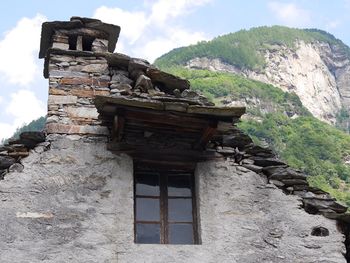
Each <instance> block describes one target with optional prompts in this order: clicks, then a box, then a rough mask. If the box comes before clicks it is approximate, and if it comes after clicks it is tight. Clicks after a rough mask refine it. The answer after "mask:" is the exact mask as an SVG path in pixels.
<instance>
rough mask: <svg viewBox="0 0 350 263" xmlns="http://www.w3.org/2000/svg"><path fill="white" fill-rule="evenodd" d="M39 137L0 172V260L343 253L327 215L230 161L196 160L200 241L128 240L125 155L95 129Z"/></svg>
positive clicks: (335, 258)
mask: <svg viewBox="0 0 350 263" xmlns="http://www.w3.org/2000/svg"><path fill="white" fill-rule="evenodd" d="M47 141H48V142H50V149H49V150H46V151H44V152H42V151H35V149H34V150H32V152H31V154H30V155H29V157H27V158H26V159H23V160H22V164H23V165H24V170H23V171H21V172H11V173H9V174H7V175H6V176H5V178H4V180H3V181H1V184H0V202H1V206H0V214H1V217H0V226H1V227H0V251H1V253H0V259H1V260H0V261H1V262H2V263H9V262H24V263H25V262H31V263H33V262H89V263H92V262H96V263H97V262H105V263H107V262H127V263H131V262H137V263H139V262H152V263H154V262H243V263H249V262H254V263H255V262H276V263H277V262H290V263H295V262H303V263H307V262H333V263H335V262H346V260H345V258H344V256H343V255H342V253H343V252H345V248H344V244H343V235H342V234H341V233H340V232H339V231H338V230H337V228H336V221H334V220H329V219H326V218H325V217H323V216H321V215H310V214H307V213H306V212H305V211H304V210H303V209H301V208H300V206H301V200H300V199H299V197H297V196H292V195H285V194H284V193H283V192H282V190H280V189H277V188H276V186H274V185H273V184H269V183H267V180H266V177H265V176H262V175H258V174H256V173H254V172H253V171H250V170H248V169H246V168H244V167H242V166H240V165H237V163H234V162H233V161H220V162H207V163H200V164H198V166H197V169H196V177H197V181H198V189H199V191H198V192H199V193H198V201H199V206H198V207H199V216H200V222H199V223H200V236H201V241H202V244H201V245H146V244H134V240H133V233H134V231H133V218H134V216H133V181H132V180H133V179H132V178H133V164H132V160H131V158H130V157H128V156H126V155H114V154H112V153H110V152H108V151H106V148H105V147H106V144H105V141H104V139H103V138H92V137H81V136H77V135H68V136H62V135H49V136H48V138H47ZM321 227H323V228H326V229H327V230H328V233H329V235H327V236H314V235H312V234H311V233H312V232H314V233H317V231H316V232H315V229H316V230H317V229H321ZM313 229H314V230H313ZM326 232H327V231H325V233H326Z"/></svg>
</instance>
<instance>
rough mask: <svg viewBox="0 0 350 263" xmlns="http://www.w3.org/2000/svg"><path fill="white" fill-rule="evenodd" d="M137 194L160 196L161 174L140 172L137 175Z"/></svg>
mask: <svg viewBox="0 0 350 263" xmlns="http://www.w3.org/2000/svg"><path fill="white" fill-rule="evenodd" d="M136 195H148V196H159V176H158V175H157V174H138V175H137V176H136Z"/></svg>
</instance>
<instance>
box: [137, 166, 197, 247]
mask: <svg viewBox="0 0 350 263" xmlns="http://www.w3.org/2000/svg"><path fill="white" fill-rule="evenodd" d="M146 172H147V173H150V172H153V173H154V174H157V175H158V176H159V196H145V195H137V194H136V176H137V175H138V174H142V173H146ZM185 174H186V175H188V176H189V179H190V187H191V197H184V196H168V189H167V185H168V182H167V180H168V177H169V176H176V175H185ZM133 179H134V182H133V184H134V185H133V188H134V242H135V243H137V241H136V240H137V239H136V225H137V223H141V224H160V242H159V243H152V244H170V245H171V243H169V225H170V224H171V223H173V224H176V223H177V224H181V223H182V224H191V225H192V231H193V243H188V244H187V243H186V244H184V245H198V244H199V229H198V216H197V195H196V184H195V176H194V172H193V171H181V172H174V171H164V170H157V169H154V170H142V169H140V170H139V169H135V171H134V178H133ZM136 198H149V199H159V202H160V204H159V205H160V207H159V209H160V221H142V220H136V216H137V215H136ZM169 198H170V199H192V222H188V221H171V222H169V220H168V209H169V207H168V199H169ZM137 244H144V243H137ZM145 244H146V243H145ZM174 245H175V244H174Z"/></svg>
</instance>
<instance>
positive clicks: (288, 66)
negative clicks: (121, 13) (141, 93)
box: [155, 26, 350, 129]
mask: <svg viewBox="0 0 350 263" xmlns="http://www.w3.org/2000/svg"><path fill="white" fill-rule="evenodd" d="M155 64H156V65H157V66H159V67H161V68H169V67H171V66H175V65H182V66H184V67H186V68H192V69H208V70H211V71H219V72H230V73H237V74H239V75H242V76H245V77H248V78H251V79H255V80H259V81H262V82H265V83H269V84H272V85H274V86H276V87H279V88H280V89H282V90H283V91H286V92H289V93H295V94H297V95H298V96H299V98H300V100H301V102H302V104H303V105H304V106H305V108H307V109H308V110H309V111H310V113H312V115H313V116H315V117H316V118H318V119H320V120H323V121H325V122H327V123H330V124H333V125H337V126H339V127H342V128H343V129H348V126H349V120H348V116H347V115H348V114H347V112H348V111H349V108H350V48H349V47H348V46H346V45H345V44H344V43H343V42H342V41H340V40H338V39H336V38H335V37H334V36H332V35H331V34H329V33H327V32H325V31H321V30H317V29H294V28H287V27H282V26H273V27H258V28H253V29H251V30H248V31H247V30H241V31H238V32H236V33H232V34H228V35H224V36H219V37H217V38H215V39H213V40H211V41H208V42H205V41H203V42H200V43H198V44H196V45H192V46H188V47H182V48H178V49H174V50H172V51H170V52H169V53H167V54H165V55H163V56H161V57H160V58H158V59H157V60H156V61H155Z"/></svg>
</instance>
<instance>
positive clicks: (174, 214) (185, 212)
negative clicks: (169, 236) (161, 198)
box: [168, 198, 192, 222]
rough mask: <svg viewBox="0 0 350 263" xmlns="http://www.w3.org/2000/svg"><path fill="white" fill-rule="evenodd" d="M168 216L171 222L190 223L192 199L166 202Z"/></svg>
mask: <svg viewBox="0 0 350 263" xmlns="http://www.w3.org/2000/svg"><path fill="white" fill-rule="evenodd" d="M168 210H169V211H168V216H169V221H171V222H192V199H191V198H189V199H182V198H177V199H171V198H169V200H168Z"/></svg>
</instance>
